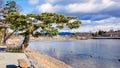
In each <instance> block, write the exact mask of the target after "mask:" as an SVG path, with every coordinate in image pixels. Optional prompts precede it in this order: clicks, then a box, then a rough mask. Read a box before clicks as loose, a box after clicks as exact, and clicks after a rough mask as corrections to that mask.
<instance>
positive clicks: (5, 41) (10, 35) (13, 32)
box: [4, 30, 16, 42]
mask: <svg viewBox="0 0 120 68" xmlns="http://www.w3.org/2000/svg"><path fill="white" fill-rule="evenodd" d="M15 31H16V30H14V31H13V32H12V33H10V34H9V35H8V36H7V37H6V38H5V39H4V42H6V41H7V40H8V39H9V38H10V37H11V36H12V35H13V34H14V33H15Z"/></svg>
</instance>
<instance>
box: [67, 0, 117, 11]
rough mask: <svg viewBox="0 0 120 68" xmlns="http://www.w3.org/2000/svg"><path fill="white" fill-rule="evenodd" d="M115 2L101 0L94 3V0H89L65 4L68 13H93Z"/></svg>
mask: <svg viewBox="0 0 120 68" xmlns="http://www.w3.org/2000/svg"><path fill="white" fill-rule="evenodd" d="M114 4H115V2H114V1H112V0H101V2H99V3H96V0H89V1H88V2H85V3H73V4H69V5H67V6H66V11H68V12H70V13H76V12H82V13H95V12H98V11H101V10H104V9H106V8H108V7H110V6H112V5H114Z"/></svg>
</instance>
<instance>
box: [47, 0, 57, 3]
mask: <svg viewBox="0 0 120 68" xmlns="http://www.w3.org/2000/svg"><path fill="white" fill-rule="evenodd" d="M58 1H59V0H45V2H46V3H56V2H58Z"/></svg>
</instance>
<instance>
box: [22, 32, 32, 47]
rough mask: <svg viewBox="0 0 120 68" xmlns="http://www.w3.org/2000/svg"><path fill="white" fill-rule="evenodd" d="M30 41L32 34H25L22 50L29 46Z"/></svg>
mask: <svg viewBox="0 0 120 68" xmlns="http://www.w3.org/2000/svg"><path fill="white" fill-rule="evenodd" d="M29 40H30V33H27V34H25V37H24V40H23V43H22V48H27V47H28V45H29Z"/></svg>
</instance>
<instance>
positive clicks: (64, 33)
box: [59, 32, 73, 36]
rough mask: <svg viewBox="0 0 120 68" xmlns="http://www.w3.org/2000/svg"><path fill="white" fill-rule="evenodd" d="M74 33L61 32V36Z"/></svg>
mask: <svg viewBox="0 0 120 68" xmlns="http://www.w3.org/2000/svg"><path fill="white" fill-rule="evenodd" d="M72 34H73V33H71V32H59V35H60V36H70V35H72Z"/></svg>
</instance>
